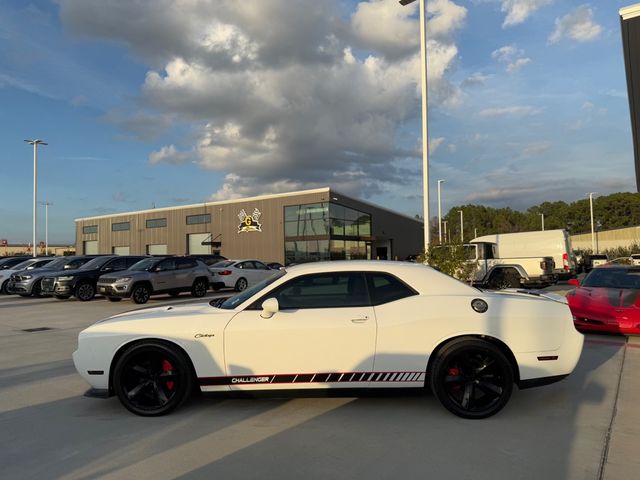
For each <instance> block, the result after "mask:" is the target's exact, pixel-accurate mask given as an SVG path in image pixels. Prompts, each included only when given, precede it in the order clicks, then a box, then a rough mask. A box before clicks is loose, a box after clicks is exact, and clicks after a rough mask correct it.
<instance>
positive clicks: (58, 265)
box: [46, 257, 73, 270]
mask: <svg viewBox="0 0 640 480" xmlns="http://www.w3.org/2000/svg"><path fill="white" fill-rule="evenodd" d="M72 260H73V258H72V257H60V258H56V259H55V260H52V261H51V262H49V263H47V265H46V267H47V270H62V267H64V266H65V265H66V264H67V263H69V262H71V261H72Z"/></svg>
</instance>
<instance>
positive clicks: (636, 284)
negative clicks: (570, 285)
mask: <svg viewBox="0 0 640 480" xmlns="http://www.w3.org/2000/svg"><path fill="white" fill-rule="evenodd" d="M582 286H583V287H594V288H634V289H635V288H638V289H640V269H631V268H624V269H623V268H606V267H602V268H596V269H595V270H592V271H591V273H589V275H587V277H586V278H585V279H584V282H583V284H582Z"/></svg>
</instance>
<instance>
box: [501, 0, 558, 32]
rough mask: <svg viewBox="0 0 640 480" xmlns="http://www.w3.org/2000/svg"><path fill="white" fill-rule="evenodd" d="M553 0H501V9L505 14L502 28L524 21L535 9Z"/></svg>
mask: <svg viewBox="0 0 640 480" xmlns="http://www.w3.org/2000/svg"><path fill="white" fill-rule="evenodd" d="M553 1H554V0H501V9H502V11H503V12H505V13H506V14H507V15H506V17H505V19H504V22H503V24H502V27H503V28H506V27H513V26H514V25H519V24H520V23H522V22H524V21H525V20H526V19H527V18H528V17H529V16H530V15H531V14H532V13H533V12H535V11H536V10H538V9H540V8H542V7H544V6H546V5H549V4H551V3H553Z"/></svg>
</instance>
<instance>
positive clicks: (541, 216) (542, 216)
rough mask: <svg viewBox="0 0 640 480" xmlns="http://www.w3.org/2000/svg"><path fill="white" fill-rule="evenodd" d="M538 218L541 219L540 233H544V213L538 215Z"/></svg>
mask: <svg viewBox="0 0 640 480" xmlns="http://www.w3.org/2000/svg"><path fill="white" fill-rule="evenodd" d="M538 215H540V218H541V219H542V231H543V232H544V213H539V214H538Z"/></svg>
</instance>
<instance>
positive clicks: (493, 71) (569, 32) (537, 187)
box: [0, 0, 635, 243]
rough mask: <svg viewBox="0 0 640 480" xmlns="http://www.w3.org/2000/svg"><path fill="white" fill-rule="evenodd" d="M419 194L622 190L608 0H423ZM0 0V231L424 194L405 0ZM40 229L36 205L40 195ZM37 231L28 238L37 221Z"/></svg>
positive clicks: (614, 35)
mask: <svg viewBox="0 0 640 480" xmlns="http://www.w3.org/2000/svg"><path fill="white" fill-rule="evenodd" d="M427 3H428V5H429V6H428V8H429V18H430V20H429V38H430V44H429V49H430V50H429V55H430V56H429V62H430V63H429V65H430V98H429V100H430V124H429V128H430V138H431V142H430V143H431V152H432V154H431V168H430V175H431V180H432V182H431V183H432V185H433V187H432V190H431V192H432V193H431V204H432V213H433V212H435V205H436V198H435V191H436V190H435V182H436V180H437V179H445V184H444V188H443V207H444V209H445V211H446V210H448V209H449V208H451V207H452V206H454V205H460V204H464V203H480V204H486V205H491V206H496V207H500V206H511V207H513V208H526V207H528V206H530V205H533V204H537V203H539V202H542V201H544V200H567V201H573V200H576V199H578V198H584V196H585V193H587V192H590V191H597V192H599V193H601V194H606V193H610V192H615V191H634V189H635V176H634V170H633V154H632V141H631V133H630V121H629V111H628V102H627V95H626V81H625V75H624V64H623V59H622V47H621V40H620V25H619V17H618V9H619V8H620V7H623V6H626V5H628V4H629V3H632V2H618V1H610V0H598V1H591V2H588V1H585V0H580V1H574V0H555V1H554V0H455V1H452V0H428V2H427ZM176 5H177V4H176V3H175V2H170V1H168V0H156V1H151V0H148V1H146V2H145V1H139V2H119V1H115V0H102V1H98V0H57V1H48V0H42V1H31V2H25V1H18V0H9V1H5V2H3V3H2V4H0V125H1V127H2V128H0V142H1V144H2V146H3V148H2V151H1V153H0V184H1V185H2V189H1V190H0V191H1V192H2V197H3V202H1V203H0V238H7V239H8V240H9V241H10V242H12V243H17V242H28V241H29V240H30V238H31V208H32V175H33V170H32V168H33V167H32V150H31V147H30V146H29V145H27V144H25V143H24V142H23V140H24V139H25V138H42V139H44V140H45V141H47V142H48V143H49V145H48V146H45V147H42V149H41V150H40V154H39V165H38V170H39V199H40V200H41V201H44V200H47V201H49V202H52V203H53V206H52V207H51V208H50V211H49V217H50V218H49V231H50V235H49V238H50V242H52V243H54V242H59V243H67V242H73V241H74V238H73V237H74V225H73V219H74V218H77V217H82V216H92V215H98V214H105V213H111V212H116V211H128V210H137V209H145V208H150V207H152V206H153V205H156V206H158V207H162V206H172V205H178V204H187V203H196V202H200V201H205V200H208V199H219V200H221V199H225V198H238V197H242V196H250V195H258V194H266V193H276V192H281V191H291V190H299V189H305V188H314V187H318V186H325V185H329V186H332V187H334V188H336V189H337V190H338V191H342V192H343V193H346V194H351V195H355V196H358V197H361V198H365V199H367V200H368V201H371V202H374V203H379V204H382V205H384V206H387V207H390V208H393V209H395V210H398V211H400V212H403V213H406V214H409V215H414V214H416V213H421V211H422V198H421V195H422V186H421V181H422V177H421V170H420V169H421V157H420V148H421V146H420V123H419V118H420V101H419V84H418V81H419V75H420V71H419V63H418V60H419V43H418V42H419V33H418V23H417V10H416V5H415V4H414V5H413V6H410V7H401V6H399V5H398V3H397V1H395V0H372V1H369V2H357V1H339V0H335V1H331V0H327V1H324V2H312V1H311V0H299V1H296V0H254V1H252V0H246V1H243V2H234V1H225V0H215V1H214V0H212V1H209V2H207V1H200V2H195V1H194V2H189V1H183V2H181V3H180V5H179V8H178V7H177V6H176ZM40 219H41V221H40V222H39V224H40V225H41V226H40V230H41V232H42V233H44V209H43V208H41V209H40ZM39 237H41V238H42V237H43V235H39Z"/></svg>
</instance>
